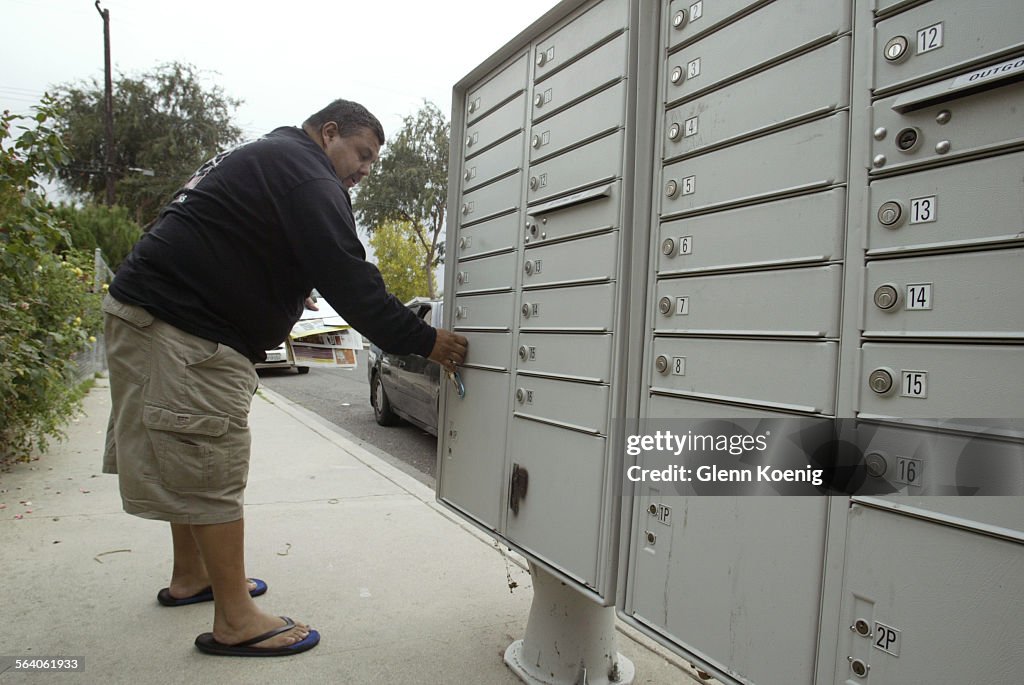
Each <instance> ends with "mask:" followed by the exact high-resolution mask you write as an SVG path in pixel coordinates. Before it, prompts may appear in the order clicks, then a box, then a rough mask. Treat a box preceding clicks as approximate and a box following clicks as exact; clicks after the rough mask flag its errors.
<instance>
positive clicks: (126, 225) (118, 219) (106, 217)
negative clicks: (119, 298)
mask: <svg viewBox="0 0 1024 685" xmlns="http://www.w3.org/2000/svg"><path fill="white" fill-rule="evenodd" d="M57 218H59V219H60V220H61V221H62V222H63V224H64V226H65V227H66V228H67V231H68V235H70V236H71V246H73V247H74V248H75V249H78V250H83V251H87V252H89V253H90V254H91V253H92V252H93V251H94V250H95V249H96V248H97V247H98V248H100V250H101V251H102V252H103V257H104V258H105V259H106V260H107V263H108V264H109V265H110V268H111V269H113V270H114V271H117V267H118V266H119V265H120V264H121V261H122V260H123V259H124V258H125V257H127V256H128V253H129V252H131V251H132V246H134V245H135V241H137V240H138V239H139V237H140V236H141V235H142V229H141V228H140V227H139V225H138V224H137V223H135V221H134V220H133V219H132V218H131V216H130V215H129V213H128V210H127V209H126V208H125V207H120V206H118V205H114V206H113V207H107V206H105V205H94V204H88V205H85V206H84V207H75V206H72V205H67V204H61V205H60V206H59V207H57Z"/></svg>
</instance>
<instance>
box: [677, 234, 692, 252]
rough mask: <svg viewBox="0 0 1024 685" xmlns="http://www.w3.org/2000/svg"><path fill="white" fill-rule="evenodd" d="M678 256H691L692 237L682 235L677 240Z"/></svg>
mask: <svg viewBox="0 0 1024 685" xmlns="http://www.w3.org/2000/svg"><path fill="white" fill-rule="evenodd" d="M679 254H681V255H684V254H693V236H692V235H684V236H680V238H679Z"/></svg>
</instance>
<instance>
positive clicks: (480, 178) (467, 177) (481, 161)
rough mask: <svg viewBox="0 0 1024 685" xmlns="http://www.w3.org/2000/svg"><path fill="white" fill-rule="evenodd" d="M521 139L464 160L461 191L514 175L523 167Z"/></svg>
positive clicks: (508, 141)
mask: <svg viewBox="0 0 1024 685" xmlns="http://www.w3.org/2000/svg"><path fill="white" fill-rule="evenodd" d="M523 137H524V134H523V133H520V134H519V135H517V136H514V137H512V138H509V139H508V140H506V141H504V142H502V143H498V144H497V145H495V146H494V147H492V148H491V149H489V150H487V151H486V152H482V153H481V154H479V155H477V156H476V157H473V158H472V159H469V160H466V163H465V165H464V166H463V168H462V169H463V170H462V190H463V191H467V190H472V189H473V188H476V187H478V186H481V185H483V184H484V183H487V182H488V181H492V180H494V179H495V178H497V177H499V176H504V175H507V174H511V173H514V172H516V171H518V170H519V169H521V168H522V166H523Z"/></svg>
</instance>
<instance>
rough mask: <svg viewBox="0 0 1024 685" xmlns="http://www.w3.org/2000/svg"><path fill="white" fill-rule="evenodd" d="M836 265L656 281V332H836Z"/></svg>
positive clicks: (839, 289)
mask: <svg viewBox="0 0 1024 685" xmlns="http://www.w3.org/2000/svg"><path fill="white" fill-rule="evenodd" d="M842 279H843V270H842V267H840V266H838V265H832V266H823V267H817V268H810V269H782V270H772V271H762V272H756V273H736V274H721V275H718V276H697V277H691V278H673V279H670V280H664V281H659V282H658V285H657V290H656V295H655V297H656V299H655V300H654V302H653V305H652V306H653V308H654V312H653V314H654V319H653V321H654V328H655V334H656V335H657V334H659V333H673V332H675V333H698V334H706V335H738V336H801V337H811V338H821V337H837V336H838V335H839V301H840V299H841V296H842V283H843V281H842Z"/></svg>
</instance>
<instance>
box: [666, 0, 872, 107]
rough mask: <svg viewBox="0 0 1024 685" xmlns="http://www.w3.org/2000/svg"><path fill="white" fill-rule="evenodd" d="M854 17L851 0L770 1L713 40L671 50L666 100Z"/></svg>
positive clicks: (766, 60)
mask: <svg viewBox="0 0 1024 685" xmlns="http://www.w3.org/2000/svg"><path fill="white" fill-rule="evenodd" d="M708 4H709V5H710V4H711V3H708ZM851 17H852V11H851V9H850V0H841V1H839V2H828V3H822V2H821V0H776V1H775V2H772V3H770V4H768V5H765V6H763V7H761V8H759V9H758V10H757V11H756V12H753V13H751V14H748V15H746V16H744V17H742V18H741V19H739V20H738V21H736V22H735V23H733V24H730V25H729V26H726V27H724V28H723V29H722V30H721V31H718V32H716V33H715V34H713V35H712V36H709V37H708V38H707V40H702V41H699V42H697V43H694V44H692V45H688V46H687V47H685V48H684V49H682V50H680V51H679V52H677V53H675V54H673V55H670V56H669V58H668V63H667V66H666V69H665V74H664V76H665V102H666V103H675V102H678V101H680V100H682V99H683V98H688V97H694V96H695V95H696V94H698V93H702V92H704V91H706V90H708V89H709V88H711V87H713V86H718V85H721V84H723V83H725V82H726V81H730V80H733V79H736V78H739V77H740V76H741V75H743V74H747V73H750V72H752V71H754V70H756V69H758V68H761V67H764V66H766V65H769V64H772V63H774V62H776V61H779V60H781V59H783V58H784V57H785V56H787V55H792V54H797V53H799V52H802V51H803V50H805V49H807V48H808V47H810V46H812V45H814V44H817V43H822V42H825V41H827V40H828V39H830V38H833V37H835V36H838V35H840V34H842V33H846V32H847V31H849V30H850V20H851ZM776 27H781V30H777V28H776ZM739 46H742V48H740V47H739Z"/></svg>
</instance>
